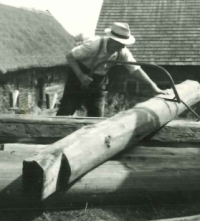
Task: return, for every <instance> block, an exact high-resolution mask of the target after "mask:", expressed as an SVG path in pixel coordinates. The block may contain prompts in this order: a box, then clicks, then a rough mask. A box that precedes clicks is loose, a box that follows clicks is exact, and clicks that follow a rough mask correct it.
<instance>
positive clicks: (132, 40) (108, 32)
mask: <svg viewBox="0 0 200 221" xmlns="http://www.w3.org/2000/svg"><path fill="white" fill-rule="evenodd" d="M104 32H105V33H106V35H107V36H108V37H110V38H112V39H114V40H116V41H118V42H120V43H122V44H124V45H131V44H134V43H135V38H134V37H133V35H130V37H129V38H128V39H122V38H118V37H116V36H115V35H113V34H112V32H111V29H110V28H106V29H105V30H104Z"/></svg>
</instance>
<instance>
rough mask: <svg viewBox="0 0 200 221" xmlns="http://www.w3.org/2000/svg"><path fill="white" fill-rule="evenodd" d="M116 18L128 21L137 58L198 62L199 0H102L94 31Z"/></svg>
mask: <svg viewBox="0 0 200 221" xmlns="http://www.w3.org/2000/svg"><path fill="white" fill-rule="evenodd" d="M115 21H121V22H127V23H129V25H130V28H131V31H132V34H133V35H134V36H135V38H136V43H135V44H134V45H133V46H132V47H131V48H130V49H131V51H132V53H133V55H134V56H135V58H136V60H137V61H140V62H150V63H157V64H160V65H200V1H199V0H104V3H103V6H102V10H101V13H100V17H99V21H98V25H97V29H96V33H97V34H98V35H101V34H102V33H103V32H104V29H105V28H107V27H109V26H111V24H112V23H113V22H115Z"/></svg>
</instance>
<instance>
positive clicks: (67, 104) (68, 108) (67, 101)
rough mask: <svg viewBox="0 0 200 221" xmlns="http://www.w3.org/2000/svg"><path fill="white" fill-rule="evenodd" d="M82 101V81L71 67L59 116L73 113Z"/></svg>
mask: <svg viewBox="0 0 200 221" xmlns="http://www.w3.org/2000/svg"><path fill="white" fill-rule="evenodd" d="M81 102H82V93H81V86H80V82H79V81H78V79H77V77H76V75H75V73H74V72H73V70H72V69H71V68H70V69H69V72H68V78H67V80H66V83H65V89H64V93H63V96H62V99H61V104H60V106H59V109H58V112H57V114H56V115H57V116H68V115H73V114H74V113H75V111H76V110H77V109H78V107H79V106H80V103H81Z"/></svg>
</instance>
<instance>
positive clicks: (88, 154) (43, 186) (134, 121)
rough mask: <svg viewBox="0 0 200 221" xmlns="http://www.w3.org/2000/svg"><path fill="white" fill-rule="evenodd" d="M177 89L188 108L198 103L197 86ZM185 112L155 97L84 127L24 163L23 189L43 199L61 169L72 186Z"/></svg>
mask: <svg viewBox="0 0 200 221" xmlns="http://www.w3.org/2000/svg"><path fill="white" fill-rule="evenodd" d="M176 87H177V90H178V92H179V94H180V97H184V102H186V103H187V105H189V106H191V105H193V104H195V103H196V102H198V101H199V99H200V96H199V95H200V90H199V87H200V86H199V83H198V82H195V81H186V82H184V83H182V84H180V85H178V86H176ZM172 96H173V95H172ZM172 96H171V97H172ZM185 109H186V107H185V105H183V104H182V103H175V102H173V101H167V100H165V99H163V98H158V97H155V98H152V99H150V100H148V101H146V102H144V103H140V104H138V105H136V106H135V107H134V108H132V109H129V110H127V111H124V112H121V113H119V114H117V115H115V116H114V117H111V118H109V119H106V120H104V121H102V122H100V123H97V124H95V125H92V126H86V127H83V128H81V129H80V130H77V131H76V132H74V133H73V134H71V135H69V136H67V137H65V138H63V139H61V140H59V141H57V142H55V143H54V144H52V145H50V146H49V147H48V148H47V149H46V150H45V151H43V152H42V153H40V154H38V155H37V156H34V157H32V158H28V159H26V160H24V162H23V183H24V188H25V189H33V190H38V191H39V193H40V194H41V199H45V198H47V197H48V196H50V195H51V194H52V193H54V192H55V191H56V190H57V189H59V185H58V179H59V174H60V170H61V168H64V170H65V178H64V180H65V182H66V183H68V184H71V183H72V182H74V181H75V180H76V179H78V178H79V177H80V176H82V175H84V174H85V173H87V172H88V171H90V170H92V169H94V168H95V167H97V166H99V165H100V164H102V163H103V162H105V161H106V160H108V159H110V158H111V157H113V156H114V155H115V154H117V153H119V152H120V151H122V150H124V149H126V148H127V147H129V146H130V145H133V144H135V143H137V142H138V141H139V140H141V139H143V138H144V137H145V136H147V135H148V134H150V133H151V132H153V131H155V130H157V129H159V128H160V127H161V126H162V125H164V124H166V123H167V122H169V121H171V120H172V119H174V118H175V117H176V116H177V115H178V114H180V113H181V112H183V111H184V110H185ZM61 162H62V163H61ZM30 176H31V177H34V180H35V182H34V181H32V180H31V182H30V180H29V179H30ZM34 194H35V193H34Z"/></svg>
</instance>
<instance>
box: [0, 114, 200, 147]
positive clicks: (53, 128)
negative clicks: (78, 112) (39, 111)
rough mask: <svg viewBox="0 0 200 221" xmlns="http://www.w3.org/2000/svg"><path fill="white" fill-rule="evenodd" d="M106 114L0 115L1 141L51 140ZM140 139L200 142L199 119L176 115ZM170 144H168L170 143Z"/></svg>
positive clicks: (60, 137)
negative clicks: (88, 115) (67, 115)
mask: <svg viewBox="0 0 200 221" xmlns="http://www.w3.org/2000/svg"><path fill="white" fill-rule="evenodd" d="M105 119H106V118H82V117H79V118H75V117H48V116H34V115H4V114H2V115H1V116H0V143H10V142H13V143H36V144H51V143H54V142H56V141H58V140H60V139H62V138H64V137H65V136H67V135H69V134H71V133H73V132H74V131H76V130H78V129H80V128H82V127H83V126H86V125H93V124H95V123H98V122H101V121H102V120H105ZM143 142H146V143H149V142H152V143H153V142H154V143H157V142H160V143H162V145H163V144H165V145H167V143H173V142H176V143H177V145H184V143H186V142H187V143H189V142H191V143H198V142H200V122H199V121H198V122H197V121H194V120H187V119H176V120H172V121H171V122H169V123H167V124H166V125H165V126H164V127H161V128H159V130H158V131H156V132H154V133H152V134H150V135H149V136H147V137H145V138H144V140H143ZM170 145H171V144H170Z"/></svg>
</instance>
